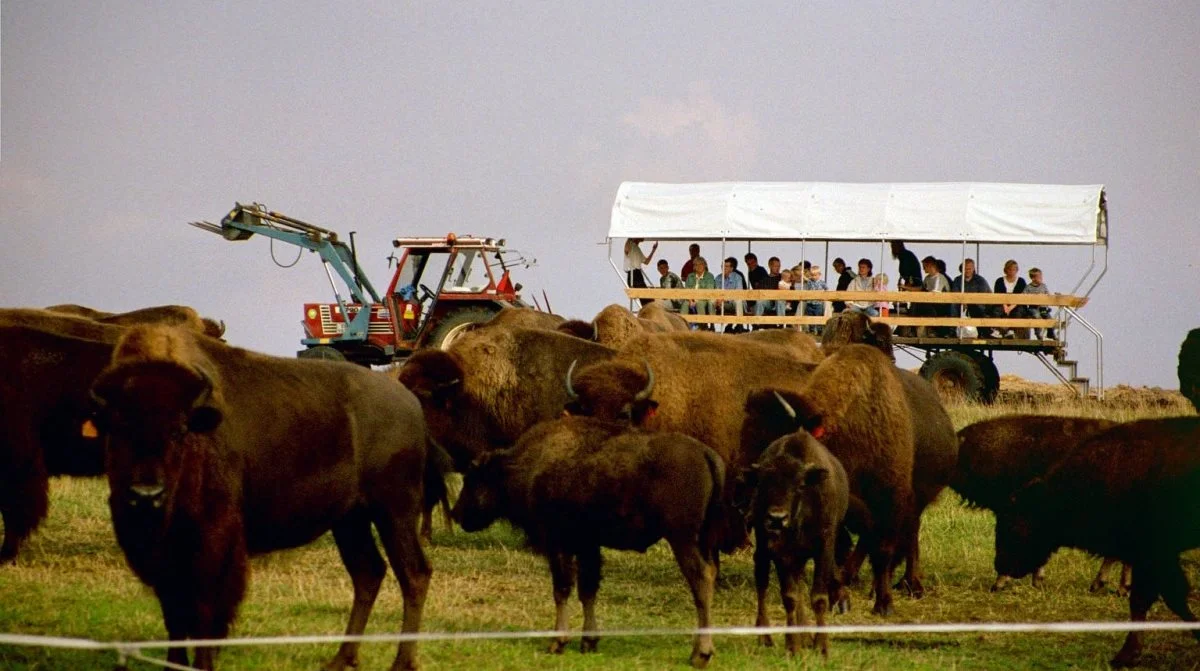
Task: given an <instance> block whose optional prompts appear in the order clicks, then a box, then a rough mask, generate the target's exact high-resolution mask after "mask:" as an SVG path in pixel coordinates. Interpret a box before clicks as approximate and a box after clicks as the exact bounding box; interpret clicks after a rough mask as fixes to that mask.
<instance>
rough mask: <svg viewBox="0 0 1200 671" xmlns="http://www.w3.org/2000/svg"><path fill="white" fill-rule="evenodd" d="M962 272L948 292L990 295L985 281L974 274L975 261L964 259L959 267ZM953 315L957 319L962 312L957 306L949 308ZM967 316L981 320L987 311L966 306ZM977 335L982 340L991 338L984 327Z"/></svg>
mask: <svg viewBox="0 0 1200 671" xmlns="http://www.w3.org/2000/svg"><path fill="white" fill-rule="evenodd" d="M959 269H960V270H962V275H959V276H958V277H956V278H954V281H953V282H951V283H950V291H952V292H965V293H968V294H990V293H992V289H991V287H989V286H988V283H987V280H985V279H983V278H982V277H980V276H979V275H976V274H975V259H966V260H965V261H963V263H962V265H961V266H960V267H959ZM951 310H952V312H953V315H954V316H955V317H958V316H959V315H960V314H961V313H962V310H961V308H960V307H959V306H958V305H954V306H952V308H951ZM967 316H968V317H970V318H972V319H983V318H985V317H987V316H988V312H987V309H986V308H985V307H984V306H982V305H968V306H967ZM979 335H980V337H983V338H992V337H994V335H993V334H992V329H990V328H987V327H984V328H981V329H979Z"/></svg>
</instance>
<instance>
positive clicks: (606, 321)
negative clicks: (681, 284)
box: [558, 303, 688, 348]
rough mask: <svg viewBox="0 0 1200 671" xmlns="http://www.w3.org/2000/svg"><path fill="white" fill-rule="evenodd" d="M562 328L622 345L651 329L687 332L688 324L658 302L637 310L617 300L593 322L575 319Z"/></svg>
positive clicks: (569, 331) (658, 331)
mask: <svg viewBox="0 0 1200 671" xmlns="http://www.w3.org/2000/svg"><path fill="white" fill-rule="evenodd" d="M558 330H559V331H561V332H562V333H566V334H568V335H573V336H575V337H577V338H583V339H584V340H591V341H593V342H598V343H600V344H601V345H607V346H609V347H617V348H620V347H623V346H624V345H625V343H627V342H629V341H630V340H632V339H633V338H636V337H638V336H641V335H645V334H647V333H671V332H686V331H688V324H687V322H686V321H684V320H683V318H682V317H680V316H679V315H677V314H675V313H673V312H669V311H667V309H666V308H664V307H662V306H661V305H659V304H658V303H649V304H647V305H645V306H644V307H642V309H641V311H640V312H638V313H637V314H634V313H633V312H632V311H630V310H629V309H628V308H625V307H622V306H620V305H617V304H615V303H614V304H612V305H609V306H607V307H605V308H604V309H602V310H600V312H598V313H597V314H596V317H595V319H593V320H592V321H591V322H585V321H583V320H580V319H572V320H569V321H566V322H563V323H562V324H560V325H559V326H558Z"/></svg>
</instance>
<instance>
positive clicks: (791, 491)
mask: <svg viewBox="0 0 1200 671" xmlns="http://www.w3.org/2000/svg"><path fill="white" fill-rule="evenodd" d="M780 401H781V403H782V399H780ZM783 404H784V405H786V403H783ZM752 471H753V477H754V480H755V481H756V484H755V492H754V499H753V501H754V502H753V504H752V510H753V513H752V514H753V521H754V537H755V542H754V584H755V588H756V589H757V592H758V617H757V619H756V620H755V623H754V624H755V626H758V627H769V626H771V622H770V620H769V618H768V617H767V607H766V594H767V586H768V584H769V582H770V576H771V564H772V563H774V565H775V570H776V572H777V573H778V575H779V593H780V595H781V596H782V597H783V608H784V611H785V612H786V613H787V624H788V626H789V627H790V626H795V625H796V624H805V617H804V609H803V607H801V606H800V604H799V601H800V599H799V596H800V594H799V591H800V589H799V585H800V582H801V581H803V580H804V572H805V565H806V564H807V563H808V560H809V559H812V560H813V579H812V586H811V588H810V589H809V599H810V601H811V604H812V609H813V615H814V616H815V617H816V620H817V626H822V627H823V626H825V614H826V613H827V612H828V611H829V609H830V602H831V601H832V602H833V604H835V605H841V604H843V603H844V602H846V597H845V594H844V590H843V589H842V588H841V585H840V584H839V581H838V578H837V575H836V568H837V562H836V560H835V559H834V548H835V545H836V543H837V534H838V530H839V529H840V528H841V526H842V522H843V520H844V519H845V517H846V509H847V507H848V506H849V504H850V486H849V483H848V482H847V480H846V471H845V469H843V468H842V464H841V462H839V461H838V460H837V459H836V458H835V457H834V456H833V455H832V454H830V453H829V450H827V449H825V446H824V445H822V444H821V443H820V442H818V441H817V439H815V438H813V437H812V436H811V435H810V434H809V433H808V432H806V431H804V430H803V429H801V430H799V431H797V432H796V433H793V434H791V435H788V436H785V437H783V438H780V439H779V440H777V441H775V442H774V443H772V444H771V446H770V447H769V448H768V449H767V451H766V452H765V453H763V455H762V457H760V458H759V460H758V461H756V462H755V463H754V465H753V466H752ZM797 609H799V621H798V622H797V617H796V615H797ZM760 640H761V641H762V643H763V644H764V645H772V643H771V637H770V636H769V635H766V634H764V635H763V636H761V637H760ZM786 643H787V650H788V652H789V653H795V652H796V650H797V648H798V647H799V645H800V636H799V635H798V634H787V636H786ZM816 644H817V646H818V647H819V648H820V650H821V654H823V655H826V656H828V655H829V636H828V634H817V636H816Z"/></svg>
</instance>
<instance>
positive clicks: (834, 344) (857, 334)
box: [821, 312, 896, 361]
mask: <svg viewBox="0 0 1200 671" xmlns="http://www.w3.org/2000/svg"><path fill="white" fill-rule="evenodd" d="M855 344H859V345H870V346H871V347H874V348H875V349H878V350H879V351H881V352H883V353H884V354H886V355H887V357H888V358H889V359H891V360H892V361H895V360H896V355H895V353H894V352H893V350H892V329H891V327H889V326H888V325H887V324H883V323H876V322H872V321H871V318H870V317H868V316H866V315H864V314H862V313H861V312H839V313H837V314H835V315H833V316H832V317H830V318H829V319H828V320H826V322H825V328H824V330H822V331H821V349H822V350H824V351H825V355H826V356H828V355H830V354H833V353H834V352H836V351H838V349H839V348H841V347H844V346H846V345H855Z"/></svg>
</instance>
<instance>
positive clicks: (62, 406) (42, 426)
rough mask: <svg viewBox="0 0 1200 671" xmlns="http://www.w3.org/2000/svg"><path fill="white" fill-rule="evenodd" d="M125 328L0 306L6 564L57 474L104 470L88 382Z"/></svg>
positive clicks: (0, 508)
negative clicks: (91, 423) (87, 424)
mask: <svg viewBox="0 0 1200 671" xmlns="http://www.w3.org/2000/svg"><path fill="white" fill-rule="evenodd" d="M130 314H132V313H130ZM137 314H138V315H140V316H141V317H142V318H145V319H150V320H153V319H154V318H155V315H157V314H161V313H160V312H155V309H147V310H144V311H138V313H137ZM191 326H192V327H193V328H202V324H200V323H199V322H195V323H192V324H191ZM124 332H125V329H123V328H121V327H119V326H113V325H110V324H108V323H104V322H97V321H93V320H91V319H84V318H79V317H74V316H70V315H69V314H68V313H65V312H52V311H47V310H36V309H3V310H0V380H3V381H4V383H3V384H2V385H0V422H2V423H3V425H4V427H5V430H4V433H3V434H0V436H2V437H0V516H2V517H3V519H4V542H3V544H0V564H6V563H11V562H13V561H15V560H16V558H17V555H18V553H19V551H20V546H21V544H22V542H23V541H24V540H25V539H26V538H27V537H28V536H29V534H31V533H32V532H33V531H34V530H35V529H36V528H37V526H38V524H40V523H41V520H42V519H43V518H44V517H45V515H46V511H47V508H48V505H49V499H48V488H49V480H48V479H49V477H50V476H54V475H74V476H97V475H101V474H103V473H104V451H103V448H102V445H101V444H100V442H98V441H96V440H95V439H94V438H92V437H90V436H87V435H82V434H81V432H80V426H81V425H82V424H83V422H84V420H85V419H86V418H87V416H88V414H89V412H90V410H89V397H88V387H89V385H90V384H91V382H92V379H93V378H95V377H96V375H97V374H98V373H99V372H100V371H101V370H102V369H103V368H104V367H105V366H106V365H108V360H109V357H110V356H111V355H112V346H113V344H114V343H116V342H117V339H118V338H120V337H121V335H122V334H123V333H124Z"/></svg>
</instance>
